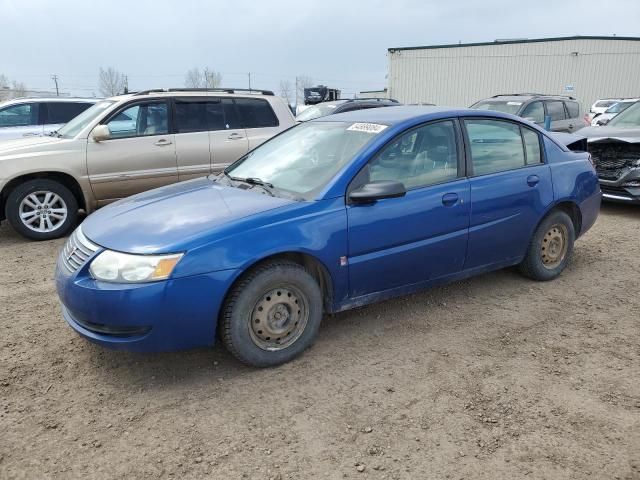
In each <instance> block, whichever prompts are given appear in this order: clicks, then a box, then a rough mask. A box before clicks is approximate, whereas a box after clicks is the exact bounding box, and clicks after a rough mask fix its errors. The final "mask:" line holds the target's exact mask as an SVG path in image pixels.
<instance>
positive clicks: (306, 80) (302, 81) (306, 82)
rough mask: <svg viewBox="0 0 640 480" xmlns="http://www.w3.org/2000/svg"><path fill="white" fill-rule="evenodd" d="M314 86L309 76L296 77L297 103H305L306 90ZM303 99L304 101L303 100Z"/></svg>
mask: <svg viewBox="0 0 640 480" xmlns="http://www.w3.org/2000/svg"><path fill="white" fill-rule="evenodd" d="M312 86H313V80H312V79H311V78H310V77H307V76H304V75H303V76H300V77H296V87H297V90H296V103H297V104H300V103H304V89H305V88H309V87H312ZM301 99H302V100H301Z"/></svg>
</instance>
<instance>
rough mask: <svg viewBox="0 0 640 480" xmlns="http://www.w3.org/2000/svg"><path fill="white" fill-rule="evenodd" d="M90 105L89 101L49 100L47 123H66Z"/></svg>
mask: <svg viewBox="0 0 640 480" xmlns="http://www.w3.org/2000/svg"><path fill="white" fill-rule="evenodd" d="M90 106H91V104H90V103H81V102H68V103H66V102H49V103H47V110H48V113H49V117H48V120H47V123H67V122H68V121H69V120H71V119H72V118H73V117H76V116H78V115H80V114H81V113H82V112H84V111H85V110H86V109H87V108H89V107H90Z"/></svg>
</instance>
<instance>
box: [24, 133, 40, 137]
mask: <svg viewBox="0 0 640 480" xmlns="http://www.w3.org/2000/svg"><path fill="white" fill-rule="evenodd" d="M22 136H23V137H37V136H38V134H37V133H33V132H31V133H23V134H22Z"/></svg>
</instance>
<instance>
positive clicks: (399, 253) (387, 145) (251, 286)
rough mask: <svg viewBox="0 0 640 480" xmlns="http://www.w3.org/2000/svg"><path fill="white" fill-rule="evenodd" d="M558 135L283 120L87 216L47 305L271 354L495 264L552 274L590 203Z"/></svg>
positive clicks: (140, 332) (594, 198)
mask: <svg viewBox="0 0 640 480" xmlns="http://www.w3.org/2000/svg"><path fill="white" fill-rule="evenodd" d="M564 143H565V142H563V141H560V140H558V139H557V138H556V137H554V136H551V134H549V133H548V132H545V131H544V130H541V129H540V128H538V127H537V126H535V125H533V124H531V123H529V122H527V121H525V120H522V119H520V118H518V117H514V116H511V115H508V114H503V113H498V112H489V111H486V112H478V111H477V110H454V109H444V108H432V107H396V108H381V109H373V110H362V111H357V112H350V113H345V114H338V115H332V116H330V117H324V118H322V119H318V120H315V121H311V122H308V123H304V124H301V125H298V126H296V127H294V128H291V129H289V130H287V131H285V132H283V133H282V134H280V135H278V136H276V137H274V138H273V139H271V140H270V141H268V142H266V143H264V144H263V145H261V146H260V147H258V148H257V149H255V150H253V151H252V152H250V153H249V154H247V155H246V156H245V157H243V158H241V159H240V160H238V161H237V162H236V163H234V164H233V165H231V166H229V167H228V168H226V170H225V171H223V172H220V173H219V174H217V175H211V176H209V177H207V178H202V179H198V180H193V181H188V182H183V183H179V184H175V185H173V186H169V187H166V188H160V189H157V190H153V191H150V192H147V193H143V194H140V195H136V196H133V197H130V198H128V199H125V200H121V201H119V202H117V203H114V204H112V205H110V206H108V207H105V208H103V209H101V210H99V211H98V212H96V213H94V214H93V215H91V216H89V217H88V218H87V219H86V220H85V222H84V223H83V224H82V225H81V226H80V227H79V228H78V229H77V230H76V231H75V232H74V233H73V235H71V237H70V238H69V239H68V241H67V243H66V245H65V247H64V248H63V250H62V252H61V253H60V257H59V259H58V263H57V270H56V285H57V290H58V294H59V296H60V300H61V303H62V312H63V315H64V317H65V319H66V321H67V322H68V324H69V325H70V326H71V327H72V328H73V329H74V330H75V331H76V332H78V333H79V334H80V335H82V336H84V337H85V338H87V339H89V340H90V341H93V342H96V343H98V344H101V345H104V346H107V347H111V348H116V349H123V350H135V351H160V350H174V349H185V348H192V347H200V346H208V345H212V344H213V343H214V341H215V339H216V337H218V338H220V340H221V341H222V343H224V345H225V346H226V347H227V348H228V349H229V350H230V351H231V352H232V353H233V354H234V355H235V356H236V357H237V358H238V359H240V360H241V361H242V362H245V363H247V364H250V365H255V366H272V365H277V364H281V363H283V362H286V361H288V360H291V359H292V358H294V357H296V356H297V355H299V354H300V353H302V352H303V351H304V350H305V349H306V348H307V347H309V346H310V345H311V344H312V342H313V340H314V338H315V337H316V334H317V332H318V328H319V327H320V322H321V320H322V317H323V314H324V313H332V312H339V311H342V310H346V309H349V308H353V307H358V306H361V305H365V304H368V303H371V302H376V301H379V300H383V299H386V298H389V297H394V296H397V295H404V294H408V293H411V292H415V291H417V290H420V289H424V288H427V287H431V286H434V285H438V284H442V283H445V282H451V281H454V280H459V279H462V278H466V277H470V276H472V275H477V274H480V273H484V272H488V271H491V270H496V269H500V268H504V267H508V266H512V265H518V266H519V269H520V271H521V272H522V273H523V274H524V275H526V276H527V277H529V278H532V279H535V280H551V279H553V278H555V277H557V276H558V275H559V274H560V273H561V272H562V271H563V270H564V268H565V267H566V266H567V263H568V262H569V260H570V258H571V255H572V252H573V245H574V240H575V239H576V238H578V237H579V236H580V235H582V234H584V232H586V231H587V230H588V229H589V228H590V227H591V226H592V225H593V224H594V222H595V221H596V218H597V216H598V212H599V208H600V188H599V186H598V178H597V176H596V174H595V171H594V168H593V166H592V164H591V158H590V156H589V154H588V153H585V152H581V151H571V150H569V149H568V148H567V147H566V146H565V145H564ZM505 301H508V299H505Z"/></svg>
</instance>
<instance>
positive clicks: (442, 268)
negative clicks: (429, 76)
mask: <svg viewBox="0 0 640 480" xmlns="http://www.w3.org/2000/svg"><path fill="white" fill-rule="evenodd" d="M461 138H462V135H461V133H460V130H459V125H458V123H457V121H454V120H444V121H438V122H434V123H428V124H425V125H421V126H419V127H416V128H413V129H411V130H409V131H407V132H404V133H403V134H401V135H399V136H398V137H396V138H395V139H394V140H392V141H391V142H390V143H388V144H387V145H386V146H385V147H383V148H382V149H381V150H380V152H378V153H377V154H376V155H375V156H374V157H373V158H372V160H370V161H369V163H368V164H367V165H366V166H365V167H364V168H363V169H362V170H361V171H360V173H358V175H357V176H356V178H355V179H354V180H353V182H352V183H351V185H350V187H349V191H353V190H354V189H356V188H359V187H361V186H362V185H364V184H366V183H369V182H375V181H381V180H394V181H399V182H402V183H403V184H404V186H405V188H406V189H407V193H406V195H405V196H403V197H398V198H388V199H383V200H378V201H376V202H374V203H369V204H359V203H358V204H354V203H350V202H349V201H348V203H347V216H348V225H349V227H348V228H349V293H350V296H351V297H352V298H354V297H359V296H362V295H367V294H371V293H375V292H381V291H384V290H389V289H393V288H397V287H402V286H405V285H411V284H416V283H420V282H423V281H426V280H431V279H435V278H438V277H442V276H445V275H448V274H451V273H455V272H458V271H460V270H462V268H463V265H464V260H465V254H466V249H467V229H468V226H469V181H468V180H467V179H466V178H464V168H463V167H464V165H463V155H462V149H461V148H460V147H459V145H461ZM347 197H348V195H347Z"/></svg>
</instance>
